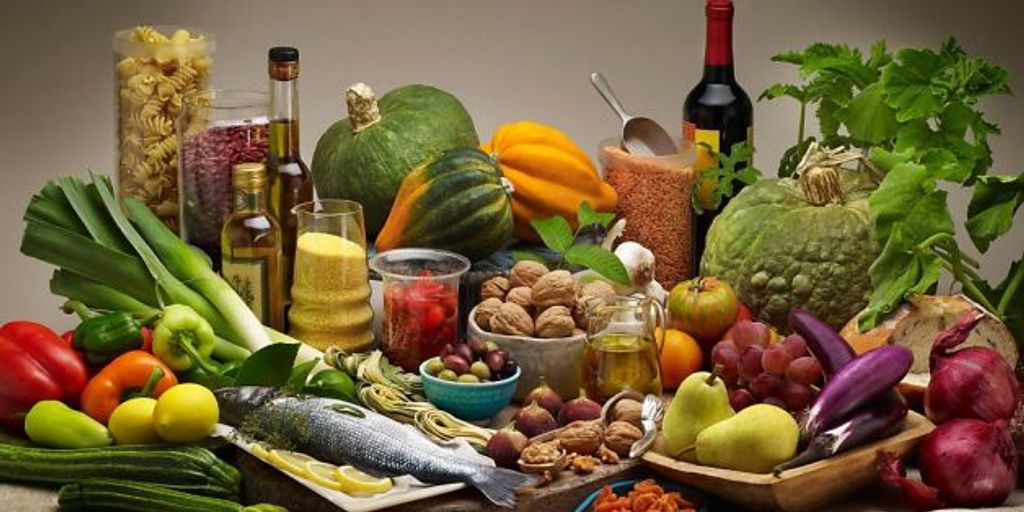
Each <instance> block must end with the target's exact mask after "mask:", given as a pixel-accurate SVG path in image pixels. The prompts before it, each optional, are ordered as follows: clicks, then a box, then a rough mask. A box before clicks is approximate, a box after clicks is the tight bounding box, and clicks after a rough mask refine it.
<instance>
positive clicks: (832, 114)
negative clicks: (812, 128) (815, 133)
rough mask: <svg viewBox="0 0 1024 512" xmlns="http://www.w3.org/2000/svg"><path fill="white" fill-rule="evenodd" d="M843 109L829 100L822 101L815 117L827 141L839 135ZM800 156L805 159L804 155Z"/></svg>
mask: <svg viewBox="0 0 1024 512" xmlns="http://www.w3.org/2000/svg"><path fill="white" fill-rule="evenodd" d="M843 109H844V107H843V106H842V105H840V104H839V103H837V102H835V101H832V100H829V99H822V100H821V102H820V103H818V108H817V109H816V110H815V111H814V115H815V117H817V118H818V129H819V130H821V135H822V137H824V138H826V139H827V138H829V137H836V136H838V135H839V127H840V126H842V121H840V119H839V118H840V117H842V115H843ZM800 156H801V157H803V154H801V155H800Z"/></svg>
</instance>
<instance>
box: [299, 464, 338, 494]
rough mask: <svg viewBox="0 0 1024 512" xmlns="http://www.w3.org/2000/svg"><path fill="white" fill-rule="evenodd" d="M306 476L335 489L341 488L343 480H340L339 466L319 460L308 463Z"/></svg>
mask: <svg viewBox="0 0 1024 512" xmlns="http://www.w3.org/2000/svg"><path fill="white" fill-rule="evenodd" d="M306 473H307V475H306V478H309V479H310V480H312V481H314V482H316V483H317V484H319V485H321V486H323V487H326V488H328V489H332V490H335V491H340V490H341V482H340V481H338V466H335V465H334V464H329V463H327V462H320V461H318V460H314V461H310V462H307V463H306Z"/></svg>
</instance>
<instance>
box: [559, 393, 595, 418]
mask: <svg viewBox="0 0 1024 512" xmlns="http://www.w3.org/2000/svg"><path fill="white" fill-rule="evenodd" d="M600 417H601V404H599V403H597V402H595V401H593V400H591V399H589V398H587V392H586V391H584V390H582V389H581V390H580V396H579V397H577V398H573V399H572V400H569V401H568V402H566V403H565V404H563V405H562V410H561V411H559V412H558V424H559V425H568V424H570V423H572V422H574V421H585V420H596V419H598V418H600Z"/></svg>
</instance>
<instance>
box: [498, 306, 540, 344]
mask: <svg viewBox="0 0 1024 512" xmlns="http://www.w3.org/2000/svg"><path fill="white" fill-rule="evenodd" d="M491 332H493V333H495V334H511V335H513V336H533V319H532V318H530V314H529V313H527V312H526V310H525V309H523V307H522V306H520V305H519V304H515V303H512V302H506V303H504V304H502V305H501V306H499V307H498V312H497V313H495V314H494V316H492V317H491Z"/></svg>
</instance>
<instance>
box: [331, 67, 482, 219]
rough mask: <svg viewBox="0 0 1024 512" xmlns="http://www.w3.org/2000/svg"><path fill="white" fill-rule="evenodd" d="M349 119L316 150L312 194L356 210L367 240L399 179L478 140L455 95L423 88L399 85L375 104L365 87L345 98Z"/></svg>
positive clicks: (336, 125) (337, 125) (335, 127)
mask: <svg viewBox="0 0 1024 512" xmlns="http://www.w3.org/2000/svg"><path fill="white" fill-rule="evenodd" d="M346 101H347V103H348V114H349V117H346V118H345V119H342V120H340V121H338V122H336V123H334V124H332V125H331V127H330V128H328V129H327V131H325V132H324V134H323V135H321V136H320V140H319V141H318V142H317V144H316V151H315V152H314V153H313V165H312V169H311V172H312V174H313V180H314V184H315V185H316V191H317V195H318V196H319V197H321V198H340V199H350V200H353V201H357V202H359V203H361V204H362V205H363V215H364V217H365V221H366V231H367V236H368V237H369V238H370V239H372V238H373V237H374V236H375V235H376V234H377V232H378V231H380V228H381V226H383V225H384V220H385V219H386V218H387V215H388V211H389V210H390V209H391V204H392V202H393V201H394V200H395V194H396V193H397V192H398V187H399V186H400V185H401V184H402V179H404V178H405V176H406V175H408V174H409V172H411V171H412V170H413V169H415V168H417V167H419V166H422V165H424V164H426V163H427V162H430V161H433V160H434V159H436V158H437V157H438V156H439V155H440V154H441V152H443V151H445V150H448V149H452V148H456V147H466V146H470V147H476V146H478V145H479V140H478V139H477V135H476V128H475V127H474V126H473V120H472V119H471V118H470V117H469V112H467V111H466V108H465V107H463V106H462V103H460V102H459V100H458V99H456V98H455V96H452V95H451V94H449V93H447V92H445V91H442V90H440V89H437V88H435V87H431V86H428V85H406V86H404V87H399V88H397V89H394V90H392V91H391V92H389V93H387V94H385V95H384V96H382V97H381V98H380V100H377V99H376V98H375V97H374V95H373V91H371V90H370V88H369V87H367V86H366V85H365V84H361V83H359V84H355V85H353V86H352V87H350V88H349V89H348V91H346Z"/></svg>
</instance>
